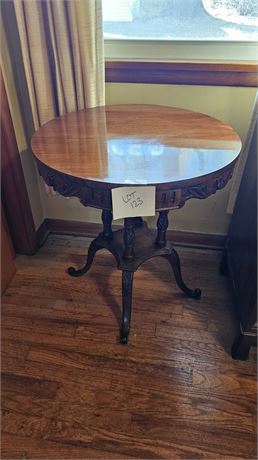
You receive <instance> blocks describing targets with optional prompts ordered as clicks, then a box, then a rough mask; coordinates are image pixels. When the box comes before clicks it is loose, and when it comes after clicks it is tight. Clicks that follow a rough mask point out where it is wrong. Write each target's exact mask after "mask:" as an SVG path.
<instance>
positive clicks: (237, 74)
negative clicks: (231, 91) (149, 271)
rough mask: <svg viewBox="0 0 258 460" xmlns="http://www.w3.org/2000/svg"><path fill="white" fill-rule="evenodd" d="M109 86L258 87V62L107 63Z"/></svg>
mask: <svg viewBox="0 0 258 460" xmlns="http://www.w3.org/2000/svg"><path fill="white" fill-rule="evenodd" d="M105 77H106V78H105V80H106V82H112V83H114V82H117V83H123V82H126V83H146V84H148V83H151V84H163V85H205V86H206V85H209V86H244V87H257V86H258V64H257V62H238V63H232V62H221V61H217V62H178V61H170V62H168V61H155V62H148V61H146V60H141V59H134V60H131V61H130V60H127V61H125V60H124V59H123V60H122V59H121V60H119V59H116V60H106V62H105Z"/></svg>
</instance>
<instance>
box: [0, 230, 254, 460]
mask: <svg viewBox="0 0 258 460" xmlns="http://www.w3.org/2000/svg"><path fill="white" fill-rule="evenodd" d="M89 242H90V240H89V239H88V238H82V237H68V236H53V235H52V236H50V237H49V238H48V240H47V242H46V244H45V245H44V247H42V248H41V250H40V251H39V252H38V253H37V255H35V256H33V257H29V256H18V257H17V258H16V265H17V273H16V275H15V277H14V278H13V280H12V282H11V284H10V286H9V287H8V289H7V291H6V292H5V295H4V297H3V298H2V372H3V375H2V458H3V459H95V458H96V459H118V458H119V459H127V458H128V459H129V458H138V459H141V458H148V459H151V458H153V459H180V458H184V459H194V458H203V459H220V458H223V459H235V458H241V459H243V458H248V459H255V458H256V393H257V382H256V356H255V353H256V352H255V349H252V351H251V354H250V359H249V361H246V362H241V361H234V360H232V359H231V356H230V347H231V343H232V340H233V336H234V330H235V329H234V328H235V319H234V314H233V310H232V305H231V302H232V301H231V294H230V291H229V290H228V287H227V281H226V279H225V278H223V277H221V276H220V275H219V274H218V263H219V255H220V254H219V253H218V252H216V251H208V250H197V249H188V248H178V252H179V254H180V256H181V262H182V271H183V276H184V279H185V282H186V283H187V284H188V285H189V286H190V287H200V288H202V290H203V294H202V297H201V299H200V300H197V301H196V300H192V299H187V298H186V297H184V296H183V294H181V292H180V291H179V289H178V288H177V287H176V285H175V282H174V279H173V276H172V272H171V271H170V267H169V265H168V263H167V262H166V261H165V260H162V259H159V258H156V259H152V260H150V261H148V262H147V263H146V264H145V265H144V266H143V267H142V268H141V269H140V270H139V271H138V272H137V273H136V275H135V283H134V291H133V314H132V328H131V334H130V340H129V344H128V345H127V346H126V345H121V344H119V343H118V337H119V321H120V303H121V299H120V297H121V272H119V271H118V270H117V269H116V266H115V262H114V260H113V257H112V256H111V255H110V254H108V253H107V252H105V251H101V252H99V253H98V254H97V255H96V258H95V261H94V264H93V267H92V269H91V271H90V272H89V273H88V274H87V275H85V276H84V277H82V278H77V279H76V278H70V277H69V276H68V275H67V274H66V272H65V270H66V268H67V267H68V266H69V265H71V264H75V265H77V266H80V265H81V264H82V263H83V262H84V258H85V256H84V254H85V253H86V252H87V248H88V245H89Z"/></svg>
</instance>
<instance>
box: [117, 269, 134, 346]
mask: <svg viewBox="0 0 258 460" xmlns="http://www.w3.org/2000/svg"><path fill="white" fill-rule="evenodd" d="M132 289H133V272H130V271H127V270H123V271H122V324H121V336H120V342H121V343H123V344H127V342H128V335H129V332H130V323H131V310H132Z"/></svg>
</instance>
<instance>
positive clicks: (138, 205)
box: [111, 185, 156, 219]
mask: <svg viewBox="0 0 258 460" xmlns="http://www.w3.org/2000/svg"><path fill="white" fill-rule="evenodd" d="M111 192H112V203H113V219H121V218H123V217H143V216H155V192H156V187H154V186H152V185H150V186H137V187H117V188H113V189H112V190H111Z"/></svg>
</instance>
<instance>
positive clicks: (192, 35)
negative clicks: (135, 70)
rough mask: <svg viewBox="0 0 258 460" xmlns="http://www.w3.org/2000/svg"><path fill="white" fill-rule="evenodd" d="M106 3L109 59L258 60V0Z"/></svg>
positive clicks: (114, 0)
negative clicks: (224, 58)
mask: <svg viewBox="0 0 258 460" xmlns="http://www.w3.org/2000/svg"><path fill="white" fill-rule="evenodd" d="M102 2H103V20H104V37H105V43H106V55H107V56H108V57H111V58H112V57H124V58H147V59H148V58H153V57H154V58H160V59H168V58H169V59H186V60H187V59H220V58H222V56H224V57H226V59H229V60H237V59H238V60H239V59H241V60H255V59H257V54H258V51H257V46H258V45H257V42H258V0H102ZM236 44H237V46H236Z"/></svg>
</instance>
